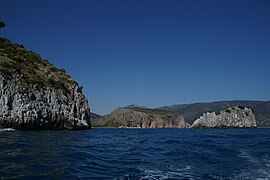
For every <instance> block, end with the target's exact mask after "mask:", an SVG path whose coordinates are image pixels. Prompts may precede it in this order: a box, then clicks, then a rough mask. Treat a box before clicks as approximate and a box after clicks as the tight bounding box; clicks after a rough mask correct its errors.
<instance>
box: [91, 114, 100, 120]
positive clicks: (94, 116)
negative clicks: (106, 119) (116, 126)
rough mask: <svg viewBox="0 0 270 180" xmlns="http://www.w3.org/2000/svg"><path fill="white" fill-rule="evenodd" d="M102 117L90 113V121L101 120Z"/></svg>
mask: <svg viewBox="0 0 270 180" xmlns="http://www.w3.org/2000/svg"><path fill="white" fill-rule="evenodd" d="M101 117H102V116H101V115H99V114H96V113H92V112H91V113H90V119H91V120H92V119H97V118H101Z"/></svg>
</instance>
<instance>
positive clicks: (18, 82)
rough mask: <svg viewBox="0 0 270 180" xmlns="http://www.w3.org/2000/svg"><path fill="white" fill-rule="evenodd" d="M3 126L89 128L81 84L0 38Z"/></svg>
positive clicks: (0, 123)
mask: <svg viewBox="0 0 270 180" xmlns="http://www.w3.org/2000/svg"><path fill="white" fill-rule="evenodd" d="M0 87H1V89H0V125H1V126H3V127H12V128H16V129H26V130H36V129H85V128H90V127H91V125H90V109H89V106H88V102H87V99H86V98H85V96H84V95H83V93H82V87H81V86H79V85H78V83H77V82H76V81H74V80H73V79H72V78H71V77H70V76H69V75H68V74H67V73H66V72H65V70H64V69H58V68H56V67H55V66H54V65H52V64H50V63H49V62H48V60H45V59H43V58H41V57H40V55H38V54H37V53H35V52H32V51H29V50H27V49H26V48H25V47H24V46H23V45H19V44H16V43H12V42H11V41H10V40H8V39H6V38H0Z"/></svg>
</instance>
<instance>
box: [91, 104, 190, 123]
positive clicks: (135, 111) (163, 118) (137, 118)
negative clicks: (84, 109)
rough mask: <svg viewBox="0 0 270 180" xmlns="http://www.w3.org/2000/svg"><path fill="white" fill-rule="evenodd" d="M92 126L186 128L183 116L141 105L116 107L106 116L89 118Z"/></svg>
mask: <svg viewBox="0 0 270 180" xmlns="http://www.w3.org/2000/svg"><path fill="white" fill-rule="evenodd" d="M91 123H92V126H93V127H133V128H134V127H135V128H186V127H188V125H187V124H186V122H185V120H184V117H183V116H182V115H177V113H174V112H170V111H167V110H162V109H150V108H144V107H142V106H135V105H131V106H127V107H124V108H116V109H115V110H114V111H113V112H111V113H110V114H107V115H106V116H103V117H100V118H95V119H91Z"/></svg>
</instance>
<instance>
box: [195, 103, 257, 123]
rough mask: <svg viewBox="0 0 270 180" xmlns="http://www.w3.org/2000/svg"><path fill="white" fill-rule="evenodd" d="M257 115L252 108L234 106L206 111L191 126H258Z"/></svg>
mask: <svg viewBox="0 0 270 180" xmlns="http://www.w3.org/2000/svg"><path fill="white" fill-rule="evenodd" d="M256 127H257V124H256V119H255V115H254V113H253V111H252V109H251V108H247V107H238V106H237V107H232V108H227V109H225V110H221V111H220V114H219V115H216V113H215V112H212V113H209V112H207V113H204V114H203V116H202V117H200V118H199V119H197V120H196V121H195V122H194V123H193V124H192V126H191V128H256Z"/></svg>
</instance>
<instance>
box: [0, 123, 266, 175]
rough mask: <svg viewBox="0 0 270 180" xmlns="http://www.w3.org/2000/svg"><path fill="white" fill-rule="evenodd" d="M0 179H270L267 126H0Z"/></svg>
mask: <svg viewBox="0 0 270 180" xmlns="http://www.w3.org/2000/svg"><path fill="white" fill-rule="evenodd" d="M0 179H115V180H125V179H126V180H129V179H134V180H137V179H140V180H148V179H150V180H156V179H222V180H225V179H241V180H242V179H260V180H263V179H270V129H267V128H265V129H264V128H257V129H124V128H123V129H113V128H93V129H91V130H83V131H14V130H12V129H1V130H0Z"/></svg>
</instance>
